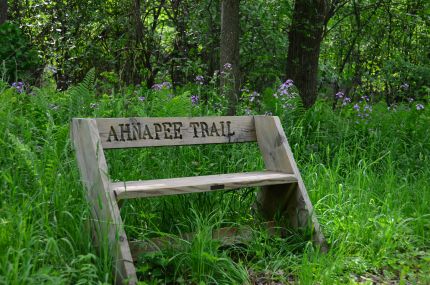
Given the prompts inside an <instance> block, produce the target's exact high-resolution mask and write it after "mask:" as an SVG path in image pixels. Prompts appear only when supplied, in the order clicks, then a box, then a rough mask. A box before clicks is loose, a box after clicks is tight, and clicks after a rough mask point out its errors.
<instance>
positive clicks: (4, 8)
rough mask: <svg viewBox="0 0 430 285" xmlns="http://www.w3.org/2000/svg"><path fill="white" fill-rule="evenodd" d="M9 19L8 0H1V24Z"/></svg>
mask: <svg viewBox="0 0 430 285" xmlns="http://www.w3.org/2000/svg"><path fill="white" fill-rule="evenodd" d="M6 21H7V0H0V25H1V24H3V23H4V22H6Z"/></svg>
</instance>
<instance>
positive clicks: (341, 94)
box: [335, 91, 345, 99]
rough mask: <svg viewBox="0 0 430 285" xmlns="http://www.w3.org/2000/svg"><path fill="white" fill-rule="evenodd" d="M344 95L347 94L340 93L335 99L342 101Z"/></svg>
mask: <svg viewBox="0 0 430 285" xmlns="http://www.w3.org/2000/svg"><path fill="white" fill-rule="evenodd" d="M344 95H345V93H343V92H342V91H339V92H337V93H336V95H335V97H336V99H342V98H343V96H344Z"/></svg>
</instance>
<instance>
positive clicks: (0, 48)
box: [0, 22, 41, 82]
mask: <svg viewBox="0 0 430 285" xmlns="http://www.w3.org/2000/svg"><path fill="white" fill-rule="evenodd" d="M0 42H1V45H0V63H1V64H2V69H3V70H2V77H3V79H4V80H6V81H9V82H13V81H19V80H22V81H28V80H29V79H30V80H31V79H33V80H34V78H37V77H38V76H35V75H37V73H39V72H40V71H41V68H40V67H41V63H40V59H39V57H38V55H37V52H36V50H34V49H33V48H32V47H31V46H30V44H29V41H28V39H27V38H26V37H25V35H24V34H23V33H22V32H21V30H20V29H19V28H18V27H17V26H16V25H14V24H12V23H9V22H6V23H4V24H2V25H0Z"/></svg>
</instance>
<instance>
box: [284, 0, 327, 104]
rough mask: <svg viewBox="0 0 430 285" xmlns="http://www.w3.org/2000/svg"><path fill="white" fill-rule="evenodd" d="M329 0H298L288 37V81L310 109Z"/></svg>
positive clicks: (315, 97) (313, 99) (315, 88)
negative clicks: (292, 82)
mask: <svg viewBox="0 0 430 285" xmlns="http://www.w3.org/2000/svg"><path fill="white" fill-rule="evenodd" d="M327 8H328V5H327V0H296V1H295V5H294V12H293V22H292V24H291V29H290V32H289V34H288V40H289V46H288V56H287V73H286V75H287V78H289V79H292V80H293V81H294V83H295V85H296V86H297V88H298V89H299V91H300V97H301V98H302V101H303V105H304V106H305V107H306V108H309V107H311V106H312V105H313V104H314V103H315V101H316V99H317V95H318V94H317V75H318V60H319V55H320V46H321V41H322V37H323V31H324V23H325V21H324V20H325V15H326V14H327V13H326V11H327Z"/></svg>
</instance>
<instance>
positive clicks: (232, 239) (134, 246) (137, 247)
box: [130, 222, 286, 260]
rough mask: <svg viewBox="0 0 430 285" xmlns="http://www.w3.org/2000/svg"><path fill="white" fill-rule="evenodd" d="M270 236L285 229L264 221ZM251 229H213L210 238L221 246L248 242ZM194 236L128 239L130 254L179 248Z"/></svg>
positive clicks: (135, 255) (278, 233)
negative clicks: (217, 241)
mask: <svg viewBox="0 0 430 285" xmlns="http://www.w3.org/2000/svg"><path fill="white" fill-rule="evenodd" d="M263 226H265V227H266V229H267V231H268V234H269V235H270V236H285V233H286V229H284V228H279V227H276V226H275V223H274V222H265V223H264V224H263ZM254 231H255V230H253V229H252V228H251V227H250V226H233V227H224V228H219V229H214V230H213V231H212V238H213V239H215V240H219V241H220V242H221V245H222V246H231V245H235V244H239V243H248V242H250V241H251V240H252V239H253V233H254ZM194 237H195V233H184V234H181V235H180V236H173V235H169V236H164V237H156V238H150V239H148V240H135V241H130V249H131V254H132V256H133V259H134V260H137V259H138V257H139V256H140V255H141V254H144V253H151V252H158V251H162V250H165V249H169V248H170V249H172V248H173V249H176V250H181V246H183V245H184V243H183V241H187V242H191V241H192V240H193V238H194Z"/></svg>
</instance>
